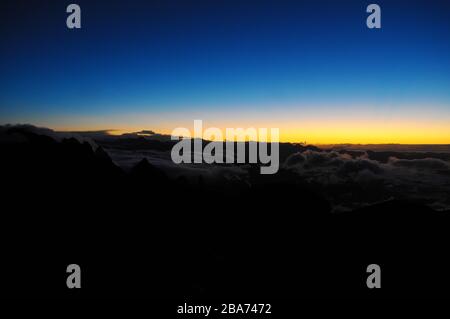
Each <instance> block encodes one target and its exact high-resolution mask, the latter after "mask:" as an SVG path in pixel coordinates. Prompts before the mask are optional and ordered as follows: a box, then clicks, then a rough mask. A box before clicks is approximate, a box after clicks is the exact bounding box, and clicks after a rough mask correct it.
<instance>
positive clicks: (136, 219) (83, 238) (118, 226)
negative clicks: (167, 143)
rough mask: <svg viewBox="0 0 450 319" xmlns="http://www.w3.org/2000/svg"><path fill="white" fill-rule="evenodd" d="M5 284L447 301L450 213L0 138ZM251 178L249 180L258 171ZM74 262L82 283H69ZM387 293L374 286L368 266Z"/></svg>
mask: <svg viewBox="0 0 450 319" xmlns="http://www.w3.org/2000/svg"><path fill="white" fill-rule="evenodd" d="M1 134H2V138H1V141H2V143H1V145H0V148H1V150H2V154H3V155H2V156H1V158H0V170H1V176H2V186H3V187H2V189H3V190H2V193H3V194H2V199H3V200H2V204H3V207H4V209H3V210H2V214H1V224H2V226H3V231H2V232H1V248H2V254H3V258H2V262H1V271H2V274H3V275H4V276H3V278H4V280H3V282H2V285H1V287H0V289H1V292H2V294H6V295H8V296H35V297H36V296H39V297H73V296H80V297H119V296H145V297H152V298H187V297H204V298H228V299H229V298H250V297H251V298H304V297H306V298H310V297H339V298H341V297H356V298H373V297H375V298H378V297H400V298H401V297H430V296H435V297H436V296H439V297H442V296H447V297H448V296H449V292H448V289H447V287H448V285H449V284H450V280H449V279H448V277H447V276H446V273H447V272H448V270H449V269H450V268H449V267H450V263H449V262H448V260H447V251H448V243H449V219H448V218H449V217H448V214H447V213H444V212H436V211H434V210H432V209H430V208H428V207H426V206H423V205H422V204H418V203H413V202H408V201H401V200H395V199H394V200H392V201H387V202H383V203H379V204H376V205H372V206H369V207H365V208H361V209H358V210H355V211H353V212H348V213H339V214H336V213H331V207H330V204H329V203H328V202H327V201H326V200H325V199H324V198H323V197H322V195H321V194H320V191H319V190H317V189H315V188H314V187H312V185H310V184H308V182H307V181H304V180H301V179H299V178H298V177H297V176H294V175H292V174H291V173H290V172H288V171H285V170H280V172H279V173H278V174H276V175H273V176H262V175H259V174H258V173H257V172H258V171H259V170H258V167H256V166H255V168H254V169H253V170H251V173H250V177H249V180H248V181H245V182H244V181H239V180H228V179H220V180H219V181H218V182H217V183H215V184H213V185H211V184H208V185H205V183H204V181H203V179H202V178H199V179H197V180H196V181H192V180H187V179H185V178H182V177H181V178H178V179H170V178H169V177H168V176H167V175H166V174H165V172H163V171H162V170H160V169H159V168H157V167H155V166H153V165H152V164H150V163H149V162H148V161H147V160H146V159H143V160H142V161H141V162H139V163H138V164H137V165H136V166H135V167H134V168H132V169H131V170H130V171H129V172H124V171H123V170H122V169H120V168H119V167H117V166H116V165H115V164H114V163H113V162H112V161H111V159H110V158H109V156H108V154H107V153H106V152H105V151H104V150H103V149H102V148H97V149H96V150H95V151H94V150H93V148H92V146H91V145H90V144H88V143H86V142H83V143H82V142H79V141H78V140H76V139H75V138H69V139H63V140H61V141H56V140H55V139H53V138H51V137H48V136H45V135H40V134H36V133H33V132H30V131H29V130H26V129H20V128H10V129H8V130H4V131H2V132H1ZM252 172H254V173H252ZM71 263H77V264H79V265H80V266H81V269H82V270H83V286H82V287H83V288H82V289H81V290H80V291H69V290H68V289H67V288H66V287H65V276H66V274H65V269H66V266H67V265H68V264H71ZM371 263H377V264H379V265H380V266H381V269H382V288H381V289H379V290H376V289H375V290H370V289H368V288H367V287H366V278H367V275H368V274H366V267H367V265H369V264H371Z"/></svg>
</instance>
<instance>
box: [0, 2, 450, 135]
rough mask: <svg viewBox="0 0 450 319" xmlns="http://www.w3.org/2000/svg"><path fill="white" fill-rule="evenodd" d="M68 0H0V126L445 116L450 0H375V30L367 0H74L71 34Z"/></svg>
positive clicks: (449, 97)
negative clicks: (78, 24)
mask: <svg viewBox="0 0 450 319" xmlns="http://www.w3.org/2000/svg"><path fill="white" fill-rule="evenodd" d="M72 2H73V1H72ZM69 3H71V2H67V1H34V0H32V1H26V2H25V1H6V3H5V4H4V5H2V9H1V10H0V11H1V13H0V20H1V22H0V23H1V31H0V34H1V40H0V41H1V45H0V46H1V48H2V49H1V50H0V69H1V73H0V86H1V89H0V93H1V94H0V122H1V123H17V122H21V123H23V122H30V123H34V124H37V125H43V126H50V127H55V128H58V129H64V128H65V126H67V128H68V129H74V128H77V127H79V128H87V127H89V128H90V129H95V128H98V129H103V128H106V127H108V128H117V129H122V128H128V127H135V126H142V125H146V123H145V122H139V119H140V118H142V116H143V115H145V116H148V118H151V120H149V122H148V125H150V126H157V128H158V129H162V130H169V131H170V129H171V127H172V126H174V125H175V124H176V123H178V122H177V120H176V119H179V118H183V119H186V120H189V121H192V120H193V119H194V117H197V116H203V117H204V118H206V119H212V120H216V122H217V121H219V119H220V118H221V117H222V118H223V117H225V118H229V119H233V118H239V117H242V118H248V121H247V122H248V125H252V124H254V123H258V119H265V120H267V118H270V117H272V116H273V118H276V119H285V120H288V119H289V120H291V119H292V118H293V117H299V123H302V122H301V118H300V117H302V116H303V120H305V118H308V116H309V118H310V119H311V121H313V119H314V120H316V121H317V118H320V116H321V114H338V115H340V118H342V117H345V116H346V115H349V117H351V116H350V115H351V114H355V113H357V114H359V115H360V116H359V117H358V119H361V118H364V114H366V115H367V116H366V117H367V118H370V117H371V116H373V113H374V112H375V113H379V112H381V113H382V114H384V115H385V116H389V114H391V113H392V114H395V116H396V117H401V115H402V114H405V116H406V115H408V113H411V112H410V111H411V109H414V112H413V113H414V114H417V115H416V116H417V121H420V120H421V119H422V118H426V119H427V120H429V121H432V120H433V119H436V120H439V121H442V120H443V119H447V120H449V121H450V41H449V39H450V3H449V2H448V1H437V0H432V1H396V0H390V1H377V2H376V3H378V4H379V5H380V6H381V9H382V28H381V29H379V30H374V29H372V30H371V29H368V28H367V27H366V24H365V20H366V17H367V15H368V14H367V13H366V12H365V11H366V10H365V9H366V6H367V5H368V4H370V3H371V2H368V1H356V0H355V1H352V0H346V1H248V0H244V1H233V0H228V1H224V0H214V1H212V0H210V1H189V0H185V1H169V0H165V1H163V0H160V1H77V2H76V3H78V4H79V5H80V7H81V9H82V28H81V29H80V30H69V29H67V28H66V25H65V20H66V17H67V13H66V12H65V8H66V6H67V5H68V4H69ZM215 114H216V116H214V115H215ZM218 114H219V115H218ZM109 119H110V120H109ZM120 119H123V122H120ZM252 119H253V120H252ZM261 121H262V120H261ZM130 123H131V124H130ZM133 123H134V124H133ZM162 123H164V124H162ZM283 123H285V121H281V122H280V123H278V122H274V123H271V124H272V125H273V126H276V125H279V126H283V125H284V124H283ZM449 124H450V122H449ZM318 125H319V124H318ZM118 126H120V127H118ZM142 128H144V127H142ZM145 128H150V129H152V127H145ZM445 134H446V133H445ZM448 138H449V143H450V135H449V136H448Z"/></svg>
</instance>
